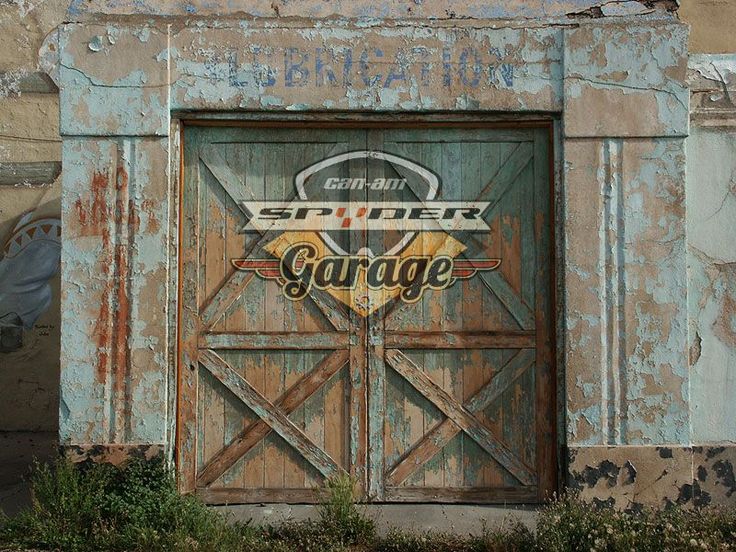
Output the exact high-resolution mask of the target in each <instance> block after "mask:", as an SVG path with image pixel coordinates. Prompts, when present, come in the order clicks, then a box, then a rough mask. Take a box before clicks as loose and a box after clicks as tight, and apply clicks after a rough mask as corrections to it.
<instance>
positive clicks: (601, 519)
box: [537, 494, 736, 552]
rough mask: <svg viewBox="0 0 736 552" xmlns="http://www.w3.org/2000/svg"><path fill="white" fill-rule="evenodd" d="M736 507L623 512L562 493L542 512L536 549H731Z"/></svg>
mask: <svg viewBox="0 0 736 552" xmlns="http://www.w3.org/2000/svg"><path fill="white" fill-rule="evenodd" d="M734 545H736V512H734V511H733V510H732V509H731V510H726V509H722V508H702V509H686V508H681V507H679V506H674V505H673V506H669V507H667V508H664V509H642V510H640V511H635V512H621V511H618V510H614V509H612V508H609V507H605V506H601V505H592V504H588V503H586V502H583V501H581V500H580V499H579V498H578V497H577V496H576V495H575V494H567V495H563V496H562V497H561V498H559V499H557V500H555V501H553V502H551V503H550V504H549V505H548V506H546V507H545V508H544V509H543V511H542V512H541V514H540V518H539V523H538V524H537V549H538V550H544V551H549V552H577V551H578V550H588V551H592V552H601V551H606V552H630V551H631V550H636V552H661V551H663V550H667V551H671V552H678V551H694V550H710V551H718V550H733V549H734Z"/></svg>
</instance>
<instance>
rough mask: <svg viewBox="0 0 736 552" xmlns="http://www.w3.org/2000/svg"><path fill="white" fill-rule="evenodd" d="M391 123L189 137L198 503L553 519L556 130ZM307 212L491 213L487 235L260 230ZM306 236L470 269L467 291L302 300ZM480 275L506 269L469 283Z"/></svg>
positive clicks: (337, 246) (189, 315)
mask: <svg viewBox="0 0 736 552" xmlns="http://www.w3.org/2000/svg"><path fill="white" fill-rule="evenodd" d="M386 127H387V125H377V126H367V127H366V128H344V127H341V126H338V125H323V126H319V125H303V126H283V127H282V126H274V125H256V124H253V125H250V126H239V127H223V126H204V125H187V126H185V130H184V134H183V144H184V145H183V178H182V184H181V186H182V188H181V217H180V224H181V243H180V263H181V266H180V268H181V270H180V283H179V285H180V300H179V330H178V332H179V367H178V369H179V386H178V427H177V435H178V443H177V462H178V470H179V477H180V485H181V488H182V490H184V491H195V492H197V493H198V494H200V495H201V496H202V498H203V499H204V500H205V501H207V502H210V503H223V502H229V503H238V502H242V503H247V502H312V501H314V500H315V499H316V498H317V494H316V493H315V488H317V487H319V486H320V485H322V484H323V482H324V480H325V478H329V477H332V476H335V475H338V474H342V473H347V474H350V475H351V476H352V477H354V478H355V480H356V482H357V489H358V492H359V493H360V496H361V499H362V500H366V501H379V502H380V501H384V502H479V503H496V502H500V503H506V502H532V503H533V502H538V501H540V500H541V499H543V498H544V496H545V495H546V494H548V493H550V492H552V491H553V490H554V489H555V488H556V477H557V476H556V473H557V471H556V470H557V468H556V466H557V464H556V446H555V425H556V421H555V393H556V390H555V381H554V334H553V331H552V328H553V300H552V276H551V271H552V263H553V259H552V239H551V223H552V221H551V210H552V209H551V201H550V188H551V186H550V174H549V155H550V153H549V129H548V128H547V127H546V126H543V127H519V128H493V127H489V126H482V125H468V124H464V125H461V124H456V125H451V124H426V123H425V124H423V125H421V126H415V127H413V128H409V127H407V128H401V127H392V128H386ZM351 152H382V154H381V155H383V154H385V155H383V157H384V158H383V159H379V160H378V161H380V163H378V162H374V161H377V160H376V159H375V157H376V156H375V155H374V154H373V153H370V154H365V153H363V154H354V155H353V154H351ZM344 154H348V155H344ZM341 155H342V157H340V156H341ZM351 155H352V156H351ZM343 158H344V160H343V161H342V162H340V163H336V164H335V165H333V166H331V167H329V162H328V163H325V160H334V159H343ZM397 160H398V162H397ZM401 160H405V161H406V162H404V161H401ZM320 163H322V164H323V165H328V168H327V169H326V170H327V171H328V172H327V173H325V174H323V175H322V178H321V180H320V179H318V181H319V182H318V183H317V184H315V185H311V184H310V182H311V181H312V180H313V179H314V174H312V175H311V176H308V177H306V179H305V178H304V174H305V169H307V168H309V167H315V166H320V165H319V164H320ZM407 167H408V168H407ZM413 167H419V169H415V168H413ZM421 168H424V169H425V170H426V172H422V170H421ZM310 170H311V169H310ZM329 171H331V172H329ZM306 172H307V173H308V172H309V170H307V171H306ZM298 175H302V176H301V177H299V178H297V176H298ZM428 175H429V176H428ZM329 178H332V179H333V180H331V181H330V182H329V183H326V182H327V181H328V179H329ZM377 178H381V179H383V180H382V181H380V182H384V184H385V185H384V186H383V189H379V190H378V191H376V190H374V189H373V188H381V187H382V186H381V184H380V182H379V184H378V185H375V180H376V179H377ZM300 179H301V184H300V185H301V189H298V188H299V186H297V184H296V181H299V180H300ZM361 179H362V180H363V181H364V182H363V181H361ZM432 179H434V181H433V183H432V182H429V181H430V180H432ZM356 183H357V184H356ZM366 183H367V184H366ZM371 183H373V184H371ZM310 186H311V188H310ZM371 186H373V188H371ZM432 186H435V189H434V190H433V189H432ZM304 194H307V195H308V199H309V200H311V201H313V202H314V203H318V202H322V203H323V204H324V205H332V203H330V202H333V203H334V202H336V201H352V202H353V203H355V202H356V201H364V202H365V204H366V206H370V205H375V204H382V203H381V202H393V203H392V204H393V205H394V206H395V205H396V203H402V204H406V205H416V204H417V203H422V202H423V204H424V205H427V206H428V207H434V206H436V205H441V203H436V202H441V201H446V202H453V201H454V202H460V201H464V202H472V201H476V202H484V203H485V204H487V205H486V208H484V210H483V212H482V214H481V215H480V217H481V218H482V220H483V223H484V226H485V229H484V230H483V231H454V230H453V229H448V228H447V227H445V228H444V229H441V228H439V227H438V226H437V225H436V224H434V223H433V222H431V221H430V222H428V223H427V224H426V227H425V230H426V231H422V229H420V230H417V228H416V225H414V226H411V225H410V224H409V223H402V222H398V223H396V224H395V225H394V226H391V227H390V228H389V227H386V228H384V229H378V230H375V229H373V228H372V227H370V226H367V223H366V225H364V226H361V225H357V226H356V227H350V229H349V230H346V231H341V230H340V229H335V227H334V224H333V225H330V224H326V225H325V228H329V230H326V231H324V232H307V231H305V230H298V231H297V230H294V231H290V224H287V225H286V226H284V224H283V223H282V224H281V225H279V228H278V229H274V228H273V227H268V226H267V225H266V226H261V227H259V228H257V229H255V230H254V227H253V226H251V227H250V229H248V226H247V223H248V221H249V217H251V216H252V215H253V211H252V210H249V209H248V205H249V203H248V202H259V201H282V202H284V203H285V204H288V203H289V202H296V204H297V205H298V204H299V203H298V202H299V201H302V200H304V197H303V195H304ZM252 204H255V203H252ZM383 204H385V205H389V204H391V203H383ZM279 212H282V211H279ZM429 212H430V213H436V212H437V211H436V210H431V211H429ZM367 217H368V215H365V216H363V218H367ZM343 218H344V214H343ZM430 218H431V217H430ZM295 224H296V223H295ZM402 224H405V226H402ZM410 230H411V231H410ZM299 232H302V234H299ZM305 232H306V234H309V236H311V238H304V239H306V240H307V241H309V240H310V239H311V240H312V242H313V243H316V244H317V249H318V254H319V255H320V256H324V255H328V254H332V255H336V250H339V251H340V252H341V254H344V255H347V256H348V257H349V256H353V257H356V256H361V255H365V256H372V257H380V256H382V255H389V254H390V255H389V256H393V257H396V258H397V254H396V251H400V250H401V248H402V244H403V247H404V249H405V250H406V248H407V247H408V248H412V254H413V255H415V256H416V258H420V257H421V258H428V259H430V260H431V259H433V258H435V257H437V256H438V255H440V256H446V257H448V258H451V259H452V261H453V263H454V265H453V266H454V267H455V269H454V270H457V271H458V272H453V275H455V274H457V275H458V277H457V278H454V277H453V279H452V283H451V284H450V285H446V286H445V287H443V288H442V289H436V287H437V286H435V288H433V287H432V286H428V287H425V288H424V289H423V290H422V291H423V292H422V293H421V295H420V297H418V298H417V297H416V294H414V296H411V297H409V299H408V300H407V299H406V297H404V296H402V294H401V293H399V292H397V290H396V289H395V288H391V289H389V287H390V286H389V287H384V288H383V289H378V290H375V289H372V291H371V292H370V293H371V294H372V295H371V297H370V298H367V295H366V293H367V291H366V289H365V287H363V288H362V289H340V290H334V289H327V288H325V287H324V286H323V287H319V286H317V285H312V286H311V287H309V289H308V291H307V292H306V293H305V294H304V296H303V298H301V299H299V300H294V299H293V298H291V297H289V296H287V295H288V294H287V293H285V288H284V283H285V282H284V281H283V280H284V274H281V279H279V268H278V266H279V263H278V258H279V255H280V254H282V253H283V249H284V247H283V243H282V242H284V241H287V242H288V241H289V239H287V238H288V236H292V238H291V242H289V243H293V242H294V241H295V239H294V238H293V236H297V237H299V236H302V235H306V234H305ZM284 236H286V238H285V237H284ZM407 236H408V237H407ZM402 240H404V241H403V242H402ZM279 244H281V245H279ZM320 244H321V245H320ZM448 244H450V245H448ZM453 246H454V248H453ZM403 254H404V253H401V254H399V256H400V255H403ZM477 259H485V260H488V259H496V260H499V261H500V264H499V265H498V267H497V268H496V269H495V270H478V271H477V272H474V271H472V270H471V271H470V272H463V271H462V269H461V268H458V267H462V266H466V265H463V263H464V262H465V263H468V262H471V264H472V262H474V261H475V260H477ZM240 261H245V264H246V265H248V266H249V267H251V268H252V269H251V270H239V269H238V268H237V266H238V265H237V262H240ZM258 263H261V264H260V265H259V264H258ZM259 266H260V267H261V268H260V269H259V270H256V269H255V268H253V267H259ZM300 266H301V265H300ZM365 266H367V263H366V265H365ZM300 270H301V269H300ZM294 272H296V270H295V271H294ZM468 274H470V276H469V275H468ZM289 276H290V277H293V276H294V274H289ZM307 276H309V275H308V274H307V270H306V269H305V270H304V271H303V272H302V274H301V277H302V278H307ZM399 291H400V290H399ZM361 301H363V303H361ZM368 303H370V306H367V305H368Z"/></svg>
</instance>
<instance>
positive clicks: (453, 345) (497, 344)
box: [384, 331, 536, 349]
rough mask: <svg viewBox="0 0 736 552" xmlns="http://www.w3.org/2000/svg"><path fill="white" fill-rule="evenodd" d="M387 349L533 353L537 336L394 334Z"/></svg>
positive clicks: (389, 334) (390, 334) (389, 335)
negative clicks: (520, 351) (502, 350)
mask: <svg viewBox="0 0 736 552" xmlns="http://www.w3.org/2000/svg"><path fill="white" fill-rule="evenodd" d="M384 343H385V346H386V347H391V348H396V349H533V348H534V347H536V333H535V332H526V331H525V332H390V331H387V332H386V334H385V337H384Z"/></svg>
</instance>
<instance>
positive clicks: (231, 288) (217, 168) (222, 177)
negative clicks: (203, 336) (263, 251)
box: [199, 146, 350, 331]
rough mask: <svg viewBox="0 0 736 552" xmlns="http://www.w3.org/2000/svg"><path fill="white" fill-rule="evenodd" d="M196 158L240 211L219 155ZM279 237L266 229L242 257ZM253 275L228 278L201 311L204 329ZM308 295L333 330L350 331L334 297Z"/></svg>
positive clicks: (233, 180) (210, 150) (236, 189)
mask: <svg viewBox="0 0 736 552" xmlns="http://www.w3.org/2000/svg"><path fill="white" fill-rule="evenodd" d="M199 158H200V160H201V161H202V162H203V163H204V164H205V166H206V167H207V169H208V170H209V171H210V172H211V173H212V175H213V176H214V177H215V178H216V179H217V181H218V182H219V183H220V185H221V186H222V188H223V189H224V190H225V193H227V194H228V195H229V196H230V198H231V199H232V200H233V201H234V202H235V204H236V205H237V206H238V208H239V209H242V207H241V206H240V203H239V202H238V200H237V199H236V197H238V194H239V193H240V192H241V191H242V186H240V182H239V179H238V177H237V176H236V175H235V174H233V172H232V171H231V170H230V169H229V168H228V166H227V164H226V163H225V160H224V159H223V158H222V156H221V155H220V154H219V152H218V151H217V150H216V149H215V148H214V147H213V146H207V147H204V148H202V150H201V151H200V155H199ZM251 196H252V193H251ZM279 234H281V232H280V231H279V232H274V231H270V230H266V231H265V232H263V233H262V234H261V238H260V239H259V240H258V241H257V242H256V243H254V244H253V245H252V246H251V247H250V248H249V249H248V250H247V251H246V252H245V254H244V255H243V256H244V257H248V256H249V255H250V254H251V253H252V252H254V251H256V250H257V249H258V248H260V247H263V246H264V245H266V244H267V243H269V242H270V241H271V240H273V239H275V238H276V237H278V235H279ZM254 274H255V273H253V272H245V271H241V270H236V271H235V272H234V273H233V274H231V275H230V277H229V278H228V279H227V281H226V282H225V283H224V284H223V285H222V287H221V288H220V289H219V290H218V291H217V293H216V294H215V295H214V296H213V297H212V298H211V299H210V300H209V301H208V302H207V304H206V305H204V306H203V307H202V309H201V313H200V320H201V324H202V327H203V328H204V329H205V330H209V329H211V328H212V327H213V326H214V325H215V324H216V323H217V321H218V320H219V319H220V318H222V316H224V314H225V313H226V312H227V310H228V309H229V308H230V306H232V304H233V303H234V302H235V301H237V299H238V298H239V297H240V296H241V295H242V294H243V292H244V291H245V288H246V287H247V286H248V283H249V282H250V281H251V279H252V278H253V276H254ZM309 296H310V297H311V299H312V300H313V301H314V303H315V304H316V305H317V307H318V308H319V309H320V311H322V313H323V314H324V316H325V318H327V320H329V321H330V323H331V324H332V325H333V326H334V327H335V329H337V330H340V331H348V330H349V329H350V323H349V321H348V318H347V315H346V314H345V312H344V311H343V309H342V307H341V306H340V305H339V304H338V301H337V300H336V299H335V298H334V297H332V296H331V295H330V294H329V293H327V292H324V291H321V290H318V289H316V288H314V287H312V288H311V289H310V293H309Z"/></svg>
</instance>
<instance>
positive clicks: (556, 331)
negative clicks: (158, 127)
mask: <svg viewBox="0 0 736 552" xmlns="http://www.w3.org/2000/svg"><path fill="white" fill-rule="evenodd" d="M172 126H173V127H174V129H175V130H176V132H175V133H172V134H174V135H175V136H176V137H177V138H178V144H177V147H175V148H174V147H172V150H171V151H172V153H174V154H175V155H176V158H174V159H172V167H174V168H175V169H176V172H177V173H178V174H177V179H176V192H177V206H176V208H177V211H176V224H177V244H176V266H177V270H176V284H175V293H176V305H177V306H176V312H175V314H174V316H175V325H174V329H173V333H174V334H175V335H174V339H175V351H174V354H173V359H172V360H173V365H174V372H175V376H176V377H175V394H176V398H175V401H173V408H174V413H173V414H174V417H173V419H174V420H175V428H174V441H175V446H174V462H175V466H176V469H177V477H178V482H179V489H180V491H181V492H184V493H189V492H195V491H196V488H195V484H194V483H195V480H196V465H194V466H193V468H192V469H191V471H192V472H193V473H190V474H188V473H181V472H180V471H179V468H180V466H181V462H182V457H183V454H182V449H183V443H184V431H183V425H184V424H183V420H182V416H181V413H182V410H183V409H185V408H187V405H184V404H183V400H182V397H183V393H182V386H183V381H184V377H183V374H184V372H185V370H187V369H188V367H186V366H183V363H182V362H181V331H180V328H181V311H182V305H183V301H182V285H181V284H182V243H183V239H182V238H183V235H182V232H183V215H184V213H183V209H182V205H183V194H184V143H185V131H186V127H188V126H208V127H216V126H223V127H250V128H341V129H351V128H352V129H372V128H373V129H392V128H413V129H419V128H426V129H432V128H468V129H471V128H483V129H519V128H533V129H544V130H546V131H547V136H548V152H549V154H548V164H549V167H548V175H549V178H548V185H549V205H548V213H549V220H550V228H549V231H550V244H551V247H550V252H549V254H550V257H551V258H550V265H549V273H550V281H549V293H550V304H551V305H552V313H551V314H552V316H551V320H550V328H549V336H550V349H551V363H550V374H549V377H550V378H551V380H552V382H553V385H554V389H553V390H552V391H553V392H552V393H551V396H549V397H544V404H545V406H546V408H545V410H546V411H547V412H548V413H549V415H551V416H552V417H553V422H552V423H551V424H550V429H551V431H552V436H551V440H552V442H553V443H554V453H553V454H552V457H551V458H549V461H550V462H551V463H552V467H551V469H550V470H549V471H550V473H553V474H555V475H556V477H555V481H554V482H552V484H551V485H550V488H552V489H553V491H557V490H559V489H560V488H561V485H562V481H563V470H564V469H565V467H566V466H565V458H564V456H563V455H562V454H561V452H562V450H563V447H564V442H563V441H564V434H565V433H564V431H562V430H561V428H563V427H564V423H565V420H564V413H562V412H561V411H560V408H559V405H560V404H564V399H562V400H561V397H562V398H564V396H565V395H564V379H563V377H562V374H561V373H560V372H561V371H560V370H559V369H558V366H562V359H563V356H562V355H563V352H564V350H563V346H564V335H563V334H562V333H560V328H561V327H562V324H561V323H560V318H561V317H562V316H563V315H564V306H563V305H561V304H560V300H561V297H562V294H561V293H560V292H559V290H560V286H561V282H560V281H559V280H558V274H563V271H562V270H561V268H560V266H559V265H558V263H559V262H560V261H561V260H562V259H563V255H562V252H563V246H562V244H561V243H558V232H557V231H556V227H557V223H558V221H559V220H561V218H560V216H559V213H560V209H561V207H560V203H559V197H560V196H561V193H560V191H559V189H558V183H559V182H560V181H561V179H560V170H561V162H560V158H559V157H558V155H559V153H560V151H561V148H560V141H559V140H560V138H559V136H560V132H559V119H557V118H555V117H551V116H537V115H529V116H521V115H518V114H515V115H514V114H509V115H505V114H489V115H487V116H483V115H479V114H478V113H472V114H464V113H457V112H450V113H432V114H426V115H421V116H420V115H417V114H412V113H399V114H397V113H391V114H381V113H356V112H342V113H340V112H333V113H329V114H325V113H298V114H288V113H285V114H278V115H277V114H274V113H266V112H253V113H248V114H243V113H216V112H215V113H212V112H204V113H186V114H182V116H181V118H178V119H175V120H174V121H173V122H172ZM559 235H560V236H561V235H562V233H561V232H560V233H559ZM536 392H537V404H540V403H539V400H540V396H539V387H537V390H536ZM189 407H190V408H191V405H190V406H189ZM194 408H196V405H194ZM195 454H196V453H195ZM540 487H541V485H540ZM366 490H367V489H366ZM366 496H367V493H366ZM544 498H545V497H543V496H539V497H538V500H537V501H538V502H542V501H543V500H544ZM437 501H438V502H467V503H491V502H487V501H484V499H483V497H477V498H476V497H473V496H471V495H468V496H467V497H466V498H465V499H463V500H446V499H443V497H438V500H437ZM524 501H525V500H522V502H524ZM374 502H379V503H380V502H382V501H374ZM390 502H396V501H395V500H392V501H390ZM507 502H514V500H513V499H510V500H507Z"/></svg>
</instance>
